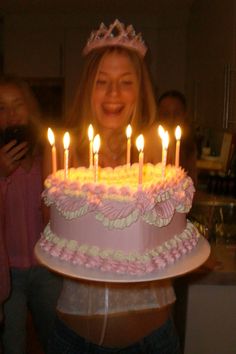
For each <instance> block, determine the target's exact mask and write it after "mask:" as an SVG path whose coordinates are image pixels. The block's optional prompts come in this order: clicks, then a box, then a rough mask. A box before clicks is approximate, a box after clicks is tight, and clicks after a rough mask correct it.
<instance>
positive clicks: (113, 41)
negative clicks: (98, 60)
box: [83, 19, 147, 57]
mask: <svg viewBox="0 0 236 354" xmlns="http://www.w3.org/2000/svg"><path fill="white" fill-rule="evenodd" d="M111 46H120V47H125V48H128V49H132V50H135V51H136V52H138V53H139V54H140V55H141V56H142V57H144V56H145V54H146V51H147V47H146V45H145V43H144V41H143V39H142V36H141V33H139V34H136V33H135V30H134V28H133V26H132V25H129V26H127V27H126V28H125V26H124V24H123V23H121V22H120V21H119V20H117V19H116V20H115V21H114V23H112V24H111V25H110V26H109V27H108V28H107V27H106V26H105V25H104V23H101V25H100V27H99V29H98V30H97V31H93V32H92V33H91V35H90V37H89V39H88V41H87V44H86V46H85V48H84V50H83V55H87V54H88V53H90V52H91V51H92V50H93V49H96V48H102V47H111Z"/></svg>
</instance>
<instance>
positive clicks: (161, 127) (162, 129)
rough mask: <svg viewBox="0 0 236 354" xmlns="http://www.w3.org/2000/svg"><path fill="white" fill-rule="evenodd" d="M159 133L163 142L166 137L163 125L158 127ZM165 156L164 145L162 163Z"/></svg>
mask: <svg viewBox="0 0 236 354" xmlns="http://www.w3.org/2000/svg"><path fill="white" fill-rule="evenodd" d="M157 133H158V135H159V137H160V138H161V141H163V137H164V135H165V130H164V128H163V126H162V125H159V126H158V129H157ZM163 154H164V149H163V144H162V158H161V161H163Z"/></svg>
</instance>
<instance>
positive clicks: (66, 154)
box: [63, 132, 70, 179]
mask: <svg viewBox="0 0 236 354" xmlns="http://www.w3.org/2000/svg"><path fill="white" fill-rule="evenodd" d="M63 145H64V178H65V179H66V178H68V169H69V146H70V134H69V133H68V132H66V133H65V134H64V136H63Z"/></svg>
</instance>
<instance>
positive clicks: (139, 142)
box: [136, 134, 144, 151]
mask: <svg viewBox="0 0 236 354" xmlns="http://www.w3.org/2000/svg"><path fill="white" fill-rule="evenodd" d="M136 146H137V149H138V151H143V148H144V137H143V134H140V135H139V136H138V137H137V139H136Z"/></svg>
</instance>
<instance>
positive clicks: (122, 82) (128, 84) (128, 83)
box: [121, 80, 133, 86]
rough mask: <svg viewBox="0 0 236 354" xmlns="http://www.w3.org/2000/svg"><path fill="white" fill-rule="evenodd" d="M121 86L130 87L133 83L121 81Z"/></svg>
mask: <svg viewBox="0 0 236 354" xmlns="http://www.w3.org/2000/svg"><path fill="white" fill-rule="evenodd" d="M121 84H122V85H124V86H130V85H132V84H133V81H131V80H123V81H121Z"/></svg>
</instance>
